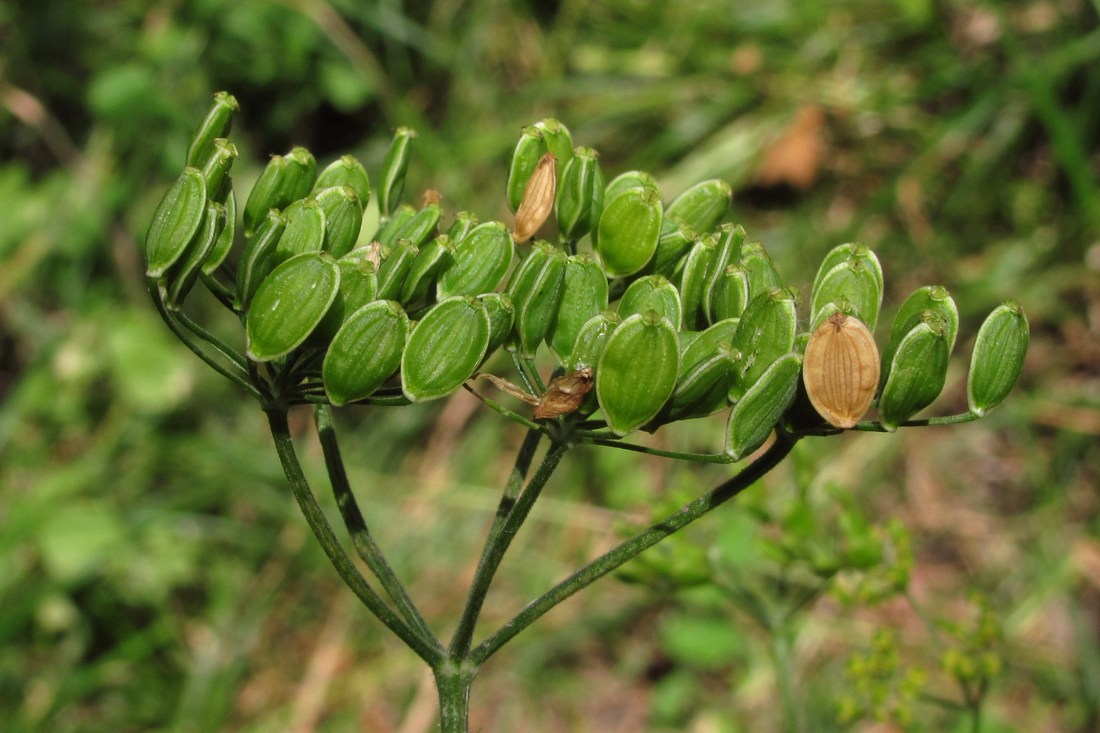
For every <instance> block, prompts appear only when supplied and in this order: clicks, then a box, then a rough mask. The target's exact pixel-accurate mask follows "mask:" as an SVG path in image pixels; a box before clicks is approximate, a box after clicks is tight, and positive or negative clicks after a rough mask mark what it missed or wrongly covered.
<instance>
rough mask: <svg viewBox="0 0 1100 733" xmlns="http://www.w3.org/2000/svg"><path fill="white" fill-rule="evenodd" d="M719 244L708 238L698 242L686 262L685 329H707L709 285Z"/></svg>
mask: <svg viewBox="0 0 1100 733" xmlns="http://www.w3.org/2000/svg"><path fill="white" fill-rule="evenodd" d="M717 254H718V243H717V241H716V240H715V239H714V237H711V236H706V237H703V238H702V239H700V240H699V241H697V242H696V243H695V244H694V245H692V247H691V251H690V252H688V255H687V258H686V259H685V260H684V269H683V272H682V273H681V274H680V299H681V303H682V304H683V322H684V328H686V329H688V330H691V331H697V330H701V329H703V328H706V325H707V319H706V298H707V285H708V284H709V283H710V280H711V275H712V273H713V271H714V267H715V259H716V256H717Z"/></svg>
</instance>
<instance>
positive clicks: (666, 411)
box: [146, 93, 1027, 460]
mask: <svg viewBox="0 0 1100 733" xmlns="http://www.w3.org/2000/svg"><path fill="white" fill-rule="evenodd" d="M236 108H237V103H236V100H234V99H233V97H232V96H230V95H228V94H225V93H220V94H218V95H216V97H215V103H214V105H213V107H212V109H211V111H210V113H209V115H208V116H207V118H206V120H205V121H204V122H203V124H202V126H201V127H200V129H199V132H198V133H197V134H196V137H195V139H194V141H193V142H192V144H191V146H190V149H189V153H188V159H187V163H186V167H185V168H184V170H183V172H182V173H181V174H180V177H179V179H178V180H177V181H176V182H175V183H174V184H173V185H172V186H171V188H170V189H169V190H168V192H167V193H166V194H165V196H164V199H163V200H162V202H161V205H160V207H159V208H158V210H157V212H156V214H155V216H154V219H153V222H152V225H151V227H150V229H149V234H148V237H147V241H146V257H147V263H148V270H147V274H148V277H149V278H150V281H151V283H154V284H155V286H156V288H155V293H156V295H157V297H159V298H160V299H161V300H162V301H163V303H164V305H165V307H166V309H167V310H168V311H169V312H171V311H178V310H179V309H180V308H181V307H182V305H183V303H184V301H185V299H186V298H187V296H188V294H189V292H190V291H191V289H192V288H193V286H194V284H195V283H196V282H199V281H202V282H203V283H204V284H205V285H206V286H207V287H208V288H210V289H211V291H212V292H214V294H215V295H216V296H218V297H219V298H220V299H221V300H222V302H223V303H225V304H226V305H227V307H229V308H231V309H232V310H233V311H234V312H235V313H236V314H237V315H238V316H239V317H240V319H241V322H242V325H243V329H244V334H245V338H246V357H247V359H248V360H249V362H250V364H251V365H252V366H251V367H250V369H251V372H250V373H253V374H254V375H256V377H257V379H266V380H267V383H268V384H270V385H275V384H276V383H278V389H279V390H281V391H282V394H284V395H285V394H292V395H295V396H298V397H301V398H302V399H303V400H306V399H307V398H308V399H309V400H314V401H316V400H325V401H328V402H331V403H332V404H336V405H342V404H346V403H352V402H359V401H372V402H380V401H389V402H391V403H394V402H396V403H401V402H406V401H407V402H418V401H423V400H430V399H436V398H440V397H444V396H446V395H448V394H450V393H452V392H454V391H455V390H457V389H458V388H460V387H461V386H462V385H463V384H464V383H466V382H467V380H469V379H470V378H471V377H472V376H473V375H474V374H475V373H476V372H477V370H478V369H481V368H483V366H484V365H485V363H486V361H487V359H489V357H490V356H492V355H493V354H494V353H496V352H497V351H498V350H499V349H504V350H505V351H507V352H508V353H510V354H511V355H512V360H513V364H515V366H516V368H517V372H518V373H519V375H520V376H519V379H520V380H521V381H523V382H524V384H525V385H526V387H527V391H530V392H536V394H531V395H529V397H530V398H531V399H532V400H536V401H537V399H538V398H539V397H540V395H539V394H537V392H538V391H539V390H540V389H541V380H540V378H539V377H538V374H537V370H536V368H535V367H536V361H535V360H536V359H537V358H539V357H540V356H541V355H543V354H545V353H546V351H547V350H548V351H549V353H550V354H552V355H553V357H554V358H555V359H556V362H557V369H556V371H555V373H556V374H563V373H564V374H568V373H571V372H576V371H578V370H582V369H584V370H591V374H592V375H593V383H594V389H593V391H592V394H591V395H589V396H588V397H587V398H586V399H585V400H584V401H583V402H582V403H581V404H580V406H579V407H578V408H577V409H576V410H575V411H573V412H570V413H567V414H564V415H561V416H560V417H555V418H552V419H553V420H559V421H564V422H569V421H574V422H578V421H580V420H584V421H585V424H586V425H587V426H593V425H595V426H597V427H599V426H603V427H606V428H607V429H608V430H609V431H610V433H613V434H614V435H615V436H618V437H621V436H624V435H626V434H628V433H631V432H632V431H635V430H637V429H645V430H650V431H651V430H654V429H656V428H658V427H659V426H661V425H663V424H666V423H669V422H673V421H676V420H683V419H689V418H696V417H704V416H707V415H711V414H714V413H716V412H720V411H723V410H729V411H730V414H729V418H728V423H727V440H726V453H727V454H728V455H729V456H730V457H731V458H732V459H735V460H736V459H740V458H742V457H744V456H746V455H748V454H749V453H751V452H752V451H754V450H756V449H757V448H759V447H760V445H761V444H762V443H763V442H764V441H765V440H766V439H767V437H768V435H769V434H770V433H771V431H772V430H773V429H774V428H775V427H776V426H777V425H780V426H783V425H785V424H786V425H793V424H794V423H796V422H797V423H798V424H799V425H801V426H802V427H803V428H805V426H807V425H809V426H811V427H813V426H815V425H816V426H817V427H816V428H815V429H820V430H823V431H825V432H827V431H829V426H827V425H825V424H824V423H823V421H822V420H821V419H820V418H819V417H817V415H816V414H815V413H813V409H812V407H809V403H808V402H807V401H806V399H805V393H804V390H802V389H801V380H800V376H801V373H802V361H803V352H804V348H805V342H806V334H807V333H809V332H812V331H813V330H814V328H816V327H817V326H819V325H820V324H822V323H823V322H824V321H825V320H826V319H828V318H830V317H831V316H833V315H834V314H837V313H843V314H844V315H845V316H847V317H851V318H856V319H858V320H859V321H861V322H862V323H863V324H865V325H866V326H867V327H868V328H869V329H870V330H871V331H872V332H873V331H874V328H875V324H876V322H877V319H878V315H879V310H880V308H881V305H882V297H883V276H882V268H881V267H880V265H879V261H878V259H877V258H876V257H875V255H874V253H873V252H871V251H870V250H868V249H867V248H865V247H862V246H859V245H850V244H844V245H840V246H838V247H836V248H834V249H833V250H832V251H830V252H829V253H828V255H826V257H825V259H824V261H823V262H822V265H821V268H820V269H819V271H818V274H817V277H816V278H815V280H814V285H813V289H812V293H811V297H810V299H809V313H808V317H807V319H806V320H805V321H804V322H802V323H800V321H799V316H798V313H797V308H796V300H797V298H796V295H795V294H794V293H793V291H791V290H790V289H788V288H786V287H785V285H784V283H783V280H782V279H781V277H780V275H779V273H778V272H777V271H776V268H775V266H774V265H773V263H772V261H771V258H770V257H769V256H768V253H767V250H766V249H765V248H764V246H763V245H761V244H760V243H757V242H752V241H749V240H748V237H747V236H746V233H745V231H744V229H743V228H741V227H739V226H735V225H732V224H729V223H723V220H724V219H725V218H726V217H727V215H728V213H729V209H730V203H731V197H732V192H731V189H730V186H729V185H728V184H727V183H725V182H724V181H720V180H708V181H703V182H701V183H698V184H696V185H694V186H692V187H691V188H689V189H688V190H686V191H684V192H683V193H681V194H680V195H679V196H677V197H676V198H675V199H673V200H672V201H671V202H670V203H668V204H667V205H666V204H665V203H664V199H663V196H662V193H661V190H660V187H659V185H658V183H657V181H656V180H655V179H654V178H653V176H651V175H649V174H648V173H645V172H641V171H629V172H626V173H623V174H621V175H619V176H616V177H615V178H613V179H611V180H610V181H607V182H605V178H604V174H603V172H602V170H601V168H600V164H599V160H598V156H597V154H596V152H595V151H593V150H591V149H590V148H586V147H574V145H573V140H572V137H571V135H570V133H569V130H568V129H567V128H566V127H565V126H564V125H563V124H561V123H560V122H558V121H556V120H543V121H542V122H539V123H536V124H534V125H531V126H529V127H527V128H525V129H524V130H523V132H522V134H521V136H520V139H519V142H518V143H517V145H516V148H515V150H514V153H513V157H512V161H511V164H510V168H509V172H508V177H507V183H506V186H505V191H504V194H505V197H506V199H507V202H508V204H509V206H510V207H511V209H512V210H513V211H517V210H518V209H519V208H520V204H521V203H522V202H523V201H524V195H525V193H527V183H528V181H529V179H530V178H531V176H532V174H533V173H534V171H535V169H536V166H537V164H538V163H539V161H540V160H542V159H544V157H545V158H548V157H549V156H548V155H547V154H548V153H549V154H552V155H553V160H554V164H555V166H556V167H555V176H556V181H557V185H556V187H554V190H553V198H554V201H553V210H554V213H555V215H554V217H553V219H554V220H555V221H554V223H553V224H547V225H545V226H544V227H543V233H544V234H545V232H546V231H547V230H550V229H553V230H554V234H553V235H552V236H549V237H548V238H547V239H540V240H536V241H535V242H533V243H532V244H531V245H529V246H527V245H520V244H517V243H516V242H515V241H513V234H512V233H511V232H512V230H511V228H510V227H509V226H508V225H506V224H505V223H503V222H498V221H486V222H480V221H479V220H478V218H477V217H476V216H474V215H472V214H470V213H466V212H460V213H458V214H456V215H454V216H451V217H449V216H448V215H447V214H446V213H445V212H444V211H443V209H442V207H441V206H440V205H439V203H438V196H435V197H433V196H430V195H426V196H425V203H424V204H423V205H421V206H420V207H414V206H411V205H409V204H405V203H402V202H401V198H402V193H403V190H404V186H405V173H406V170H407V167H408V163H409V158H410V155H411V153H412V148H413V144H414V141H415V133H413V132H412V131H411V130H408V129H406V128H401V129H399V130H397V131H396V133H395V135H394V138H393V141H392V144H391V147H390V149H389V152H388V153H387V155H386V157H385V160H384V162H383V165H382V170H381V171H380V172H379V175H378V178H377V181H379V186H378V189H377V191H372V188H371V179H370V177H369V176H368V174H367V171H366V170H365V168H364V167H363V165H362V164H360V163H359V161H357V160H356V159H355V158H354V157H352V156H348V155H345V156H343V157H342V158H340V159H338V160H336V161H334V162H333V163H331V164H330V165H328V166H327V167H325V168H323V169H320V170H318V165H317V162H316V160H315V159H314V157H313V155H312V154H311V153H310V152H309V151H308V150H305V149H304V148H301V147H296V148H294V149H292V150H291V151H290V152H289V153H287V154H286V155H275V156H272V158H271V160H270V161H269V162H268V164H267V166H266V167H265V169H264V170H263V172H262V174H261V175H260V177H259V179H258V180H257V182H256V184H255V185H254V186H253V188H252V190H251V192H250V193H249V195H248V197H247V199H246V201H245V204H244V206H243V208H242V209H241V210H240V212H239V213H238V207H237V200H236V196H235V193H234V191H233V188H232V180H231V177H230V175H229V173H230V168H231V167H232V164H233V162H234V160H235V159H236V157H237V151H236V149H235V148H234V147H233V145H232V144H231V143H230V142H229V141H228V140H227V135H228V133H229V128H230V124H231V121H232V116H233V112H234V111H235V110H236ZM372 193H373V194H374V195H376V201H377V208H378V213H379V216H380V225H379V227H378V229H377V231H375V232H367V231H365V230H364V220H365V219H366V218H368V217H366V216H365V213H366V208H367V206H368V203H370V201H371V196H372ZM548 196H549V194H548ZM548 201H549V199H548V198H547V201H546V202H544V203H548ZM447 222H449V223H447ZM550 239H556V242H552V241H549V240H550ZM958 320H959V319H958V313H957V310H956V308H955V304H954V302H953V301H952V299H951V297H950V295H949V294H948V293H947V292H946V291H945V290H944V289H943V288H940V287H928V288H922V289H920V290H918V291H917V292H915V293H914V294H913V295H912V296H911V297H910V298H909V299H908V300H907V301H906V302H905V303H904V304H903V305H902V306H901V308H900V309H899V311H898V314H897V317H896V318H895V320H894V322H893V324H892V326H891V328H890V332H889V341H888V344H887V346H886V348H885V350H884V351H883V358H882V368H881V384H880V385H879V387H878V395H877V401H876V404H877V408H878V414H879V423H876V424H875V426H876V427H877V428H879V429H886V430H893V429H895V428H897V427H898V426H899V425H902V424H904V423H905V422H906V421H907V420H910V418H911V417H912V416H913V415H914V414H915V413H916V412H917V411H919V410H921V409H922V408H924V407H926V406H928V405H929V404H931V402H932V401H933V400H934V399H935V398H936V397H937V396H938V395H939V393H940V391H941V390H942V388H943V385H944V380H945V378H946V372H947V362H948V357H949V355H950V352H951V349H952V347H953V345H954V342H955V339H956V336H957V332H958V325H959V324H958ZM1026 348H1027V321H1026V319H1025V318H1024V316H1023V313H1022V311H1021V310H1020V308H1019V307H1018V306H1015V305H1012V304H1006V305H1003V306H1001V307H999V308H998V309H996V310H995V311H994V312H993V313H992V314H991V315H990V317H989V319H988V320H987V322H986V324H985V325H983V326H982V329H981V331H980V333H979V336H978V342H977V347H976V349H975V352H974V359H973V362H972V366H971V371H970V377H969V380H968V397H969V404H968V407H969V410H970V413H969V414H970V415H971V416H980V415H982V414H984V413H985V412H986V411H988V410H989V409H991V408H992V407H994V406H995V405H996V404H998V403H999V402H1000V401H1001V400H1003V399H1004V397H1005V396H1006V395H1007V393H1008V391H1009V390H1010V389H1011V388H1012V386H1013V384H1014V383H1015V382H1016V380H1017V378H1018V377H1019V374H1020V371H1021V369H1022V365H1023V357H1024V354H1025V352H1026ZM834 372H835V370H830V371H829V372H828V373H834ZM585 373H586V374H588V372H587V371H586V372H585ZM271 389H272V390H274V389H275V388H274V386H272V388H271ZM269 391H270V390H269ZM730 408H732V409H730Z"/></svg>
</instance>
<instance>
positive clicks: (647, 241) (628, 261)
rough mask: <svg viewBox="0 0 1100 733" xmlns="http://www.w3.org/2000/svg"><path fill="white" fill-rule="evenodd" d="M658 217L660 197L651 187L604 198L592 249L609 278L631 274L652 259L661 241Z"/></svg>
mask: <svg viewBox="0 0 1100 733" xmlns="http://www.w3.org/2000/svg"><path fill="white" fill-rule="evenodd" d="M661 215H662V210H661V196H660V193H659V192H657V191H656V190H654V189H652V188H640V187H634V188H628V189H625V190H623V191H621V192H619V193H617V194H615V195H612V196H605V198H604V209H603V213H601V214H600V221H599V224H598V226H597V232H598V236H597V238H596V245H595V246H596V254H597V255H598V256H599V258H600V261H601V262H602V263H603V266H604V270H605V271H606V272H607V274H608V275H610V276H611V277H624V276H626V275H633V274H634V273H636V272H638V271H640V270H642V269H643V268H644V267H645V266H646V264H648V263H649V261H650V260H651V259H653V255H654V253H655V252H656V251H657V242H658V241H659V240H660V238H661Z"/></svg>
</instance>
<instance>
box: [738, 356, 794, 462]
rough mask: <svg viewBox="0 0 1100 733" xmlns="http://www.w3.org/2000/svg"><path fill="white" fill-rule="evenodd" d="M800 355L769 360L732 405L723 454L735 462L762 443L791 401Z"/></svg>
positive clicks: (792, 400) (792, 399)
mask: <svg viewBox="0 0 1100 733" xmlns="http://www.w3.org/2000/svg"><path fill="white" fill-rule="evenodd" d="M801 366H802V357H800V356H799V355H798V354H794V353H790V354H785V355H783V356H781V357H779V358H778V359H776V360H775V361H773V362H772V364H771V366H769V367H768V368H767V369H766V370H765V371H764V373H763V374H761V375H760V378H759V379H757V380H756V381H755V382H754V383H753V384H752V386H751V387H749V389H748V391H747V392H745V394H744V395H743V396H742V397H741V399H740V400H739V401H738V402H737V403H736V404H735V405H734V406H733V410H732V411H731V412H730V418H729V422H728V423H727V424H726V453H727V454H728V455H729V456H730V457H731V458H733V460H735V461H739V460H741V459H742V458H744V457H745V456H747V455H749V454H750V453H752V452H753V451H754V450H756V449H757V448H759V447H760V446H762V445H763V444H764V441H765V440H767V439H768V436H769V435H771V432H772V430H773V429H774V428H775V425H776V423H778V422H779V418H781V417H782V416H783V413H784V412H786V411H787V408H788V407H790V406H791V403H792V402H794V398H795V394H796V393H797V392H798V374H799V370H800V369H801Z"/></svg>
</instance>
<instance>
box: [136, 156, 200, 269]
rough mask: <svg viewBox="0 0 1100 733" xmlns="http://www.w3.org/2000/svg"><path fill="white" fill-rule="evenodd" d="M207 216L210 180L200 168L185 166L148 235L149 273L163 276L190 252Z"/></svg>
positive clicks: (147, 258)
mask: <svg viewBox="0 0 1100 733" xmlns="http://www.w3.org/2000/svg"><path fill="white" fill-rule="evenodd" d="M204 216H206V179H205V178H204V177H203V175H202V171H200V170H198V169H197V168H184V169H183V173H181V174H180V177H179V178H177V179H176V182H175V183H173V184H172V187H171V188H169V189H168V191H167V192H166V193H165V194H164V198H162V199H161V200H160V204H159V205H158V206H157V210H156V213H154V214H153V222H152V224H150V225H149V233H148V234H147V235H146V237H145V267H146V270H145V274H146V275H148V276H149V277H161V276H163V275H164V273H166V272H167V271H168V268H169V267H171V266H172V265H173V264H174V263H175V262H176V260H178V259H179V258H180V257H182V256H183V254H184V252H186V251H187V248H188V246H189V245H190V243H191V241H192V240H193V239H194V238H195V233H196V232H198V230H199V226H200V225H201V224H202V220H203V217H204Z"/></svg>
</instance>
